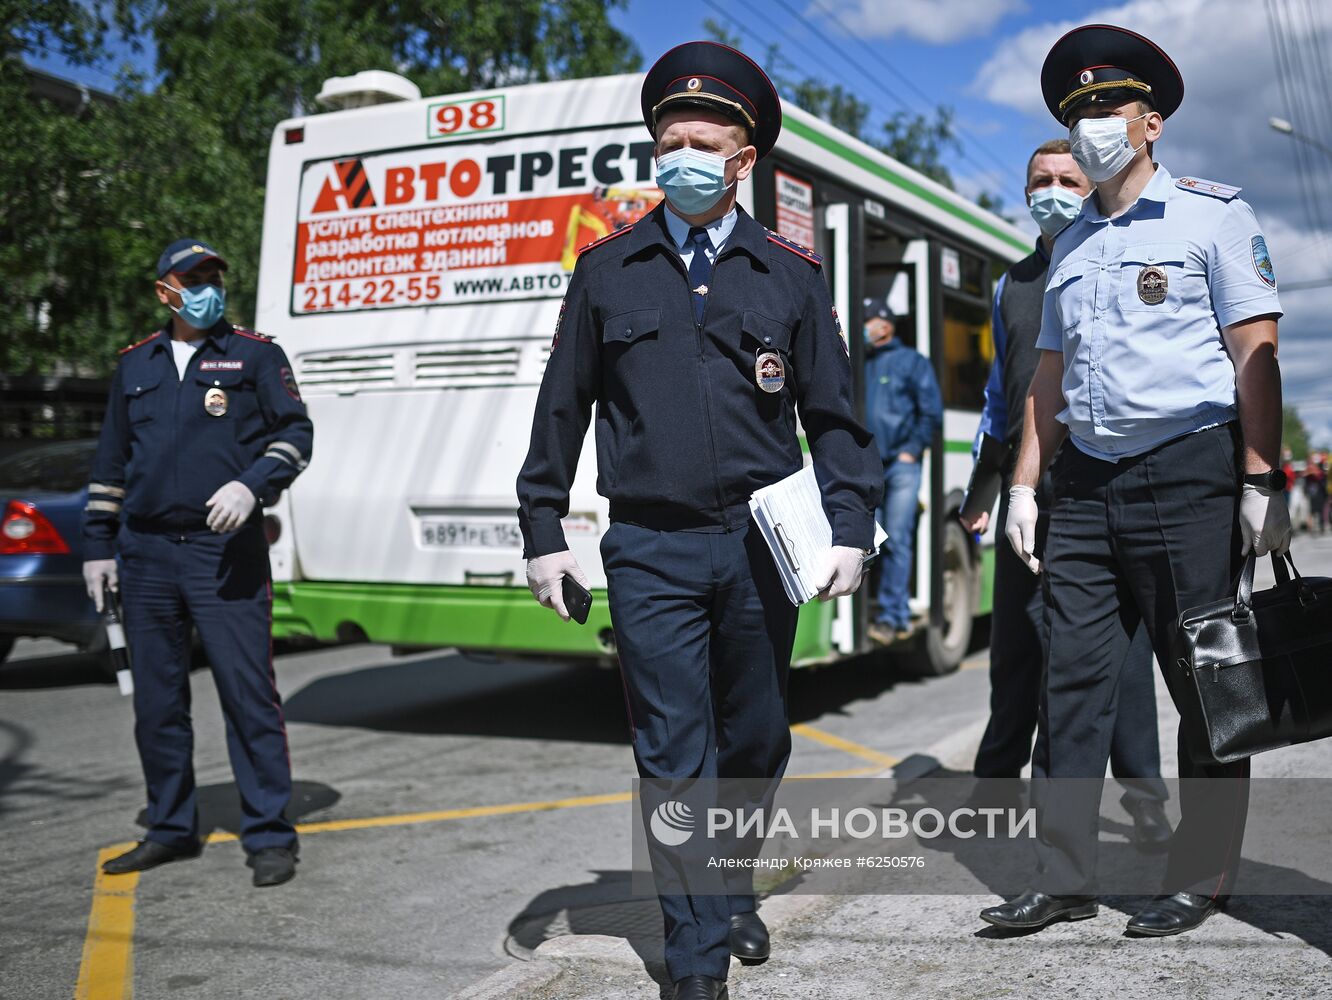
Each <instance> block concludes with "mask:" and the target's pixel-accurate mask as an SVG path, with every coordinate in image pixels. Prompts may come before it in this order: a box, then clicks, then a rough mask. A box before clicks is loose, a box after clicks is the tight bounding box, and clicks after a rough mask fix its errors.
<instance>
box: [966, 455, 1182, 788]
mask: <svg viewBox="0 0 1332 1000" xmlns="http://www.w3.org/2000/svg"><path fill="white" fill-rule="evenodd" d="M1069 447H1071V445H1070V446H1069ZM1037 500H1038V502H1040V504H1041V517H1040V520H1039V521H1038V523H1037V544H1036V551H1037V553H1041V552H1043V551H1044V548H1045V545H1044V541H1045V536H1046V534H1047V532H1048V528H1049V509H1048V504H1049V482H1048V477H1047V481H1046V482H1044V483H1043V484H1042V489H1041V491H1040V495H1038V497H1037ZM1007 518H1008V491H1007V490H1005V491H1004V493H1003V494H1002V496H1001V499H1000V501H999V520H998V534H999V538H998V540H997V541H996V542H995V551H994V612H993V614H992V615H991V619H990V621H991V625H990V721H989V723H988V725H986V727H985V735H984V736H983V737H982V739H981V745H980V749H979V750H978V751H977V752H976V764H975V767H974V768H973V771H974V773H975V775H976V777H978V778H1016V777H1018V775H1019V774H1020V773H1021V771H1022V768H1023V767H1024V766H1025V765H1026V763H1027V760H1028V759H1029V758H1032V737H1033V735H1034V734H1035V733H1036V732H1037V728H1038V727H1037V723H1038V720H1039V718H1040V716H1041V714H1042V713H1041V712H1040V710H1039V709H1040V703H1041V701H1042V699H1043V697H1044V690H1045V685H1044V679H1045V657H1046V651H1047V650H1048V648H1049V642H1050V638H1049V637H1050V630H1049V627H1048V625H1047V624H1046V621H1045V594H1044V588H1043V586H1042V581H1041V577H1039V576H1037V575H1036V574H1034V573H1032V572H1031V571H1030V570H1029V569H1027V567H1026V566H1025V565H1023V563H1022V561H1021V560H1020V559H1019V558H1018V556H1017V553H1016V552H1014V551H1013V546H1012V545H1010V544H1009V543H1008V539H1006V538H1004V537H1003V525H1004V522H1005V521H1006V520H1007ZM1119 675H1120V676H1119V690H1118V692H1116V696H1117V697H1116V700H1117V706H1116V708H1115V711H1114V729H1113V732H1112V735H1111V739H1110V770H1111V773H1113V774H1114V776H1115V777H1116V778H1118V779H1119V781H1120V784H1122V785H1123V786H1124V804H1125V805H1126V806H1128V805H1130V804H1131V803H1132V802H1134V801H1140V800H1144V799H1156V800H1158V801H1162V802H1163V801H1165V799H1166V798H1167V797H1168V792H1167V791H1166V786H1165V782H1164V781H1162V780H1161V748H1160V744H1159V741H1158V739H1157V734H1156V728H1157V727H1156V691H1155V687H1154V685H1153V681H1154V679H1155V678H1154V674H1153V668H1152V644H1151V640H1150V639H1149V638H1148V635H1147V630H1146V629H1145V628H1142V627H1141V626H1140V627H1139V628H1138V629H1137V630H1136V631H1135V632H1134V633H1133V640H1132V641H1131V642H1130V643H1129V644H1128V648H1127V652H1126V654H1125V660H1124V663H1123V665H1122V666H1121V668H1120V671H1119ZM1044 731H1045V730H1044V727H1043V726H1042V727H1041V733H1042V736H1041V737H1040V738H1039V739H1040V745H1042V746H1043V744H1044ZM1043 757H1044V754H1043V753H1042V751H1041V750H1040V749H1038V750H1037V752H1036V755H1035V757H1034V758H1032V769H1033V774H1034V775H1040V774H1042V773H1043V772H1044V760H1043Z"/></svg>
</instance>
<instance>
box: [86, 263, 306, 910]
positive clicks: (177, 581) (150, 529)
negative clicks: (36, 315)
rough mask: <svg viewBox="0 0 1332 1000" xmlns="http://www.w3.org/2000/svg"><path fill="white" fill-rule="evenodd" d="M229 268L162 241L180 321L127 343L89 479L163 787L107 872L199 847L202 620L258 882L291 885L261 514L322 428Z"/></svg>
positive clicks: (147, 764) (167, 301) (143, 722)
mask: <svg viewBox="0 0 1332 1000" xmlns="http://www.w3.org/2000/svg"><path fill="white" fill-rule="evenodd" d="M226 268H227V264H226V262H225V261H224V260H223V259H222V257H221V255H219V254H218V253H217V252H216V251H215V250H213V249H211V248H210V247H209V246H208V245H207V244H206V243H203V242H202V241H200V240H194V239H182V240H177V241H175V242H174V243H172V244H171V245H170V246H168V247H167V248H166V250H165V251H163V253H162V256H161V259H160V260H159V261H158V264H157V297H158V300H159V301H160V302H161V303H162V304H163V305H164V306H167V307H168V308H169V309H171V311H172V312H173V313H174V314H175V315H174V316H172V318H171V320H170V322H168V323H167V325H166V326H164V327H163V328H162V329H161V330H159V331H158V332H156V333H154V334H153V335H152V336H150V337H147V338H145V339H144V340H141V341H139V342H138V343H137V344H133V345H131V346H130V347H127V348H125V350H123V351H122V352H121V360H120V365H119V367H118V368H117V369H116V374H115V378H114V379H113V380H112V383H111V395H110V399H109V400H108V401H107V408H106V419H105V421H104V422H103V424H102V434H101V440H100V442H99V444H98V448H97V456H96V459H95V460H94V462H93V468H92V481H91V482H90V483H89V484H88V505H87V513H86V520H85V527H84V551H85V555H86V557H87V561H86V562H85V563H84V578H85V580H86V582H87V585H88V593H89V596H90V597H92V599H93V601H94V603H95V604H96V605H97V607H98V610H101V607H102V588H103V586H109V587H110V588H111V589H113V590H115V589H119V590H120V592H121V594H122V598H123V604H124V613H125V629H126V633H127V638H128V641H129V647H130V654H131V658H132V668H133V676H134V716H135V727H134V735H135V740H136V742H137V744H138V748H139V757H140V760H141V761H142V763H143V772H144V777H145V778H146V780H147V784H148V834H147V836H146V837H145V838H144V840H143V841H142V842H141V843H140V844H139V845H138V846H136V847H135V848H134V849H133V850H131V851H129V852H128V853H126V854H123V855H121V856H120V857H117V858H113V859H111V860H109V861H107V862H106V864H105V865H104V871H106V872H108V873H111V874H123V873H126V872H133V871H143V870H145V869H148V868H153V867H155V866H157V865H160V864H163V863H165V862H168V861H176V860H180V859H183V858H189V857H196V856H197V855H198V854H199V851H200V846H201V845H200V840H199V828H198V815H197V812H196V803H195V785H194V767H193V762H192V757H193V749H194V733H193V730H192V728H191V725H190V680H189V668H190V625H191V624H193V625H194V627H195V628H196V629H197V630H198V633H199V637H200V639H201V640H202V641H203V647H204V652H205V653H206V654H207V656H208V661H209V663H210V664H211V665H212V669H213V676H214V679H215V681H216V683H217V692H218V697H219V699H220V700H221V702H222V711H223V713H224V715H225V717H226V730H227V749H228V751H229V753H230V756H231V767H232V772H233V773H234V774H235V777H236V785H237V788H238V789H239V791H240V798H241V805H242V819H241V831H240V837H241V844H242V846H243V847H244V848H245V851H246V853H247V855H248V856H249V861H248V863H249V865H250V867H251V868H252V869H253V871H254V876H253V882H254V884H255V885H257V886H264V885H278V884H280V883H282V882H285V881H287V880H288V879H290V878H291V877H292V876H293V875H295V873H296V849H297V844H296V831H295V829H294V828H293V827H292V824H291V823H290V822H289V821H288V820H287V818H286V817H285V816H284V810H285V809H286V807H287V804H288V802H289V801H290V800H291V761H290V757H289V756H288V752H287V734H286V727H285V725H284V723H283V719H282V706H281V699H280V698H279V696H278V691H277V686H276V684H275V682H274V677H273V654H272V639H271V626H272V599H273V597H272V585H271V582H270V576H269V566H268V544H267V541H266V540H265V538H264V529H263V524H262V517H263V513H262V512H263V508H264V507H266V506H269V505H271V504H273V503H275V502H276V501H277V498H278V494H279V493H281V492H282V490H284V489H285V488H286V487H287V486H289V485H290V484H291V482H292V480H294V479H295V478H296V476H297V475H298V474H299V473H300V471H301V470H302V469H304V468H305V466H306V463H307V462H309V460H310V448H311V444H312V440H313V427H312V426H311V424H310V418H309V417H308V416H306V412H305V404H304V403H302V402H301V396H300V391H299V389H298V388H297V385H296V379H295V377H294V376H293V374H292V371H291V367H290V365H289V363H288V361H287V357H286V355H285V354H284V353H283V351H282V348H280V347H278V346H277V344H275V343H273V341H272V340H271V339H269V338H268V337H264V336H261V335H260V334H257V333H252V332H251V331H249V330H243V329H241V328H240V327H234V326H232V325H231V324H230V323H228V322H227V321H226V320H225V319H223V318H222V311H223V307H224V304H225V291H224V279H223V272H224V271H225V270H226ZM117 556H119V563H117Z"/></svg>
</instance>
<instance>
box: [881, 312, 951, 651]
mask: <svg viewBox="0 0 1332 1000" xmlns="http://www.w3.org/2000/svg"><path fill="white" fill-rule="evenodd" d="M864 332H865V422H866V423H867V424H869V429H870V430H871V431H872V432H873V434H874V441H875V443H876V444H878V446H879V459H880V460H881V461H882V463H883V505H882V507H881V508H880V509H879V523H880V524H882V525H883V530H884V531H886V532H887V533H888V543H887V544H888V549H887V552H886V553H885V554H884V559H883V564H882V565H881V566H880V575H879V594H878V611H877V612H876V614H875V617H874V620H873V621H872V622H870V625H869V629H868V631H869V636H870V638H871V639H873V640H874V641H875V642H878V643H881V644H884V645H888V644H890V643H892V642H895V641H897V640H899V639H905V638H907V637H908V636H910V634H911V631H910V626H911V611H910V609H909V608H908V607H907V590H908V584H909V577H910V575H911V560H912V556H913V555H914V554H915V543H916V513H917V511H918V510H919V509H920V462H921V459H922V458H923V457H924V455H925V451H926V449H927V448H929V446H930V444H931V443H932V442H933V441H934V435H935V433H936V432H937V431H938V430H939V428H940V427H941V426H943V397H942V396H941V395H940V393H939V381H938V379H936V378H935V376H934V368H933V367H932V366H931V365H930V362H929V360H928V359H927V358H926V357H925V356H924V355H922V354H921V353H920V352H919V351H916V350H915V349H913V348H911V347H908V346H907V345H906V344H904V343H903V342H902V341H901V340H900V339H899V338H898V336H897V316H896V315H894V314H893V311H892V309H891V308H889V306H888V299H887V297H885V296H880V297H878V298H869V299H866V300H865V331H864Z"/></svg>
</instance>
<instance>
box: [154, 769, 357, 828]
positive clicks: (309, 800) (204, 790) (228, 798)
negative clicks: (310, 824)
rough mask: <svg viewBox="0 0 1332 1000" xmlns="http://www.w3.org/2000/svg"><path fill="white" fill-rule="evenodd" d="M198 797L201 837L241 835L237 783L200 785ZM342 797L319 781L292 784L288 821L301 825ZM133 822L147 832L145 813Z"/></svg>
mask: <svg viewBox="0 0 1332 1000" xmlns="http://www.w3.org/2000/svg"><path fill="white" fill-rule="evenodd" d="M198 798H199V836H200V837H207V836H208V835H209V834H210V833H217V832H219V831H220V832H223V833H234V834H237V835H239V834H240V824H241V803H240V793H239V792H237V791H236V785H235V783H234V782H226V783H225V784H217V785H200V786H199V789H198ZM341 798H342V793H341V792H339V791H337V790H336V789H334V788H330V787H329V786H328V785H325V784H323V783H322V782H318V781H293V782H292V789H291V805H290V806H288V807H287V818H288V819H289V820H291V821H292V822H293V823H299V822H301V820H303V819H304V818H305V817H307V816H310V815H312V814H314V813H317V812H319V811H320V810H322V809H327V808H329V807H330V806H332V805H335V804H336V803H337V802H338V800H339V799H341ZM134 822H136V823H138V824H139V826H141V827H144V828H145V829H146V828H147V826H148V817H147V813H146V811H142V810H141V811H140V812H139V815H137V816H136V817H134Z"/></svg>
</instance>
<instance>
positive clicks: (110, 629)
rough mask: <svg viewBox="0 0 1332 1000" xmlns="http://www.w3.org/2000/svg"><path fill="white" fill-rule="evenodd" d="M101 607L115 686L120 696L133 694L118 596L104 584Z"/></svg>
mask: <svg viewBox="0 0 1332 1000" xmlns="http://www.w3.org/2000/svg"><path fill="white" fill-rule="evenodd" d="M102 607H103V608H105V609H106V610H105V619H106V643H107V646H109V647H110V649H111V663H112V665H113V666H114V667H115V668H116V684H118V685H119V686H120V693H121V694H133V693H134V676H133V675H132V674H131V673H130V658H129V646H127V645H126V644H125V624H124V619H123V618H122V617H121V613H120V595H119V594H117V593H116V592H115V591H114V590H112V589H111V588H110V587H109V586H107V584H106V583H105V582H104V583H103V584H102Z"/></svg>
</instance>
